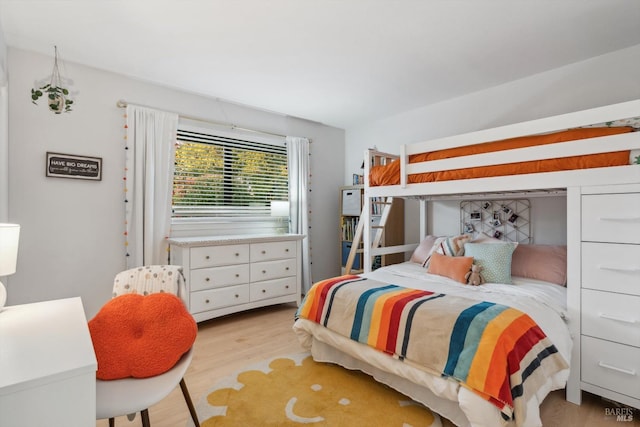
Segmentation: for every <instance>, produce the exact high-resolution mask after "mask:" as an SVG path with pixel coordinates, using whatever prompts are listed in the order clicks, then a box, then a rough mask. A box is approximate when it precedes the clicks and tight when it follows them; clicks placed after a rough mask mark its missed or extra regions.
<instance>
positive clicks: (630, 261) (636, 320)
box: [579, 185, 640, 408]
mask: <svg viewBox="0 0 640 427" xmlns="http://www.w3.org/2000/svg"><path fill="white" fill-rule="evenodd" d="M580 251H581V274H580V276H581V284H582V285H581V289H580V297H581V301H580V306H581V319H580V320H581V333H580V340H579V341H580V349H581V351H580V357H581V361H580V388H581V389H582V390H586V391H589V392H591V393H595V394H597V395H600V396H603V397H607V398H610V399H613V400H615V401H618V402H621V403H624V404H627V405H630V406H634V407H636V408H640V185H626V186H608V187H605V186H602V187H583V189H582V195H581V248H580Z"/></svg>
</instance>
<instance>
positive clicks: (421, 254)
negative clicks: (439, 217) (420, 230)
mask: <svg viewBox="0 0 640 427" xmlns="http://www.w3.org/2000/svg"><path fill="white" fill-rule="evenodd" d="M436 239H437V237H436V236H431V235H429V236H427V237H425V238H424V239H422V242H420V244H419V245H418V247H417V248H416V249H415V250H414V251H413V254H411V262H415V263H418V264H421V265H424V263H425V261H426V260H427V259H428V258H429V254H430V253H431V248H433V244H434V243H435V242H436Z"/></svg>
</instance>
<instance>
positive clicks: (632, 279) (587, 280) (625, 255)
mask: <svg viewBox="0 0 640 427" xmlns="http://www.w3.org/2000/svg"><path fill="white" fill-rule="evenodd" d="M582 287H583V288H589V289H600V290H603V291H611V292H621V293H626V294H632V295H640V245H628V244H613V243H590V242H583V243H582Z"/></svg>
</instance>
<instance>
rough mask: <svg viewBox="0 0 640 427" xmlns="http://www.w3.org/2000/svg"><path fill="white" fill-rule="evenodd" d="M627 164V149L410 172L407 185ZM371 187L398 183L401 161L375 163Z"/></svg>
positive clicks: (480, 147)
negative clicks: (380, 164)
mask: <svg viewBox="0 0 640 427" xmlns="http://www.w3.org/2000/svg"><path fill="white" fill-rule="evenodd" d="M633 130H634V129H633V128H632V127H611V128H609V127H602V128H578V129H570V130H566V131H561V132H555V133H550V134H546V135H532V136H523V137H518V138H511V139H504V140H501V141H494V142H489V143H483V144H475V145H469V146H466V147H456V148H449V149H446V150H439V151H433V152H429V153H421V154H415V155H412V156H410V157H409V163H419V162H424V161H428V160H440V159H448V158H451V157H460V156H465V155H471V154H481V153H489V152H493V151H501V150H509V149H514V148H523V147H531V146H534V145H545V144H555V143H559V142H565V141H573V140H576V139H586V138H594V137H598V136H605V135H615V134H619V133H627V132H632V131H633ZM627 164H629V150H626V151H617V152H611V153H602V154H590V155H585V156H573V157H564V158H559V159H548V160H534V161H529V162H520V163H510V164H504V165H495V166H481V167H476V168H464V169H453V170H448V171H439V172H426V173H421V174H413V175H409V179H408V182H409V183H410V184H413V183H419V182H434V181H450V180H457V179H470V178H485V177H490V176H503V175H519V174H526V173H539V172H554V171H562V170H571V169H588V168H600V167H607V166H622V165H627ZM369 182H370V185H371V186H377V185H397V184H400V162H399V161H397V160H396V161H393V162H391V163H390V164H388V165H386V166H374V167H373V168H371V172H370V175H369Z"/></svg>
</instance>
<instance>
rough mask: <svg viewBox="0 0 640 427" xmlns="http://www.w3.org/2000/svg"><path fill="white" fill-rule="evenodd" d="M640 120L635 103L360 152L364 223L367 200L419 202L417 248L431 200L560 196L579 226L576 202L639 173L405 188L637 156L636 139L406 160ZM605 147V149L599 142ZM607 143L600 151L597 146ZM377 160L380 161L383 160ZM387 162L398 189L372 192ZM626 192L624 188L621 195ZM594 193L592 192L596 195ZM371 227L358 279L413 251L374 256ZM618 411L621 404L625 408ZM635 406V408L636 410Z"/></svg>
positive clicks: (571, 246)
mask: <svg viewBox="0 0 640 427" xmlns="http://www.w3.org/2000/svg"><path fill="white" fill-rule="evenodd" d="M632 117H640V100H634V101H629V102H624V103H620V104H613V105H608V106H604V107H599V108H593V109H589V110H584V111H578V112H573V113H568V114H562V115H559V116H553V117H548V118H543V119H538V120H533V121H528V122H523V123H517V124H513V125H508V126H502V127H498V128H493V129H487V130H482V131H478V132H472V133H467V134H462V135H457V136H451V137H446V138H440V139H436V140H432V141H426V142H419V143H414V144H404V145H402V146H401V147H400V154H399V155H394V154H388V153H383V152H379V151H375V150H367V151H366V152H365V162H364V164H365V170H364V177H365V190H364V206H363V212H364V215H367V213H370V212H371V203H372V200H371V198H373V197H406V198H417V199H419V200H420V240H422V239H423V238H424V237H425V236H426V235H427V226H426V224H427V209H426V206H427V202H428V201H430V200H446V199H449V200H451V199H465V198H467V199H468V198H473V199H478V198H483V197H487V198H496V197H498V198H499V197H502V198H504V197H508V198H509V197H513V196H514V195H521V194H526V195H527V196H528V197H531V196H536V195H564V194H566V197H567V218H568V219H570V218H573V219H576V218H580V212H581V211H580V209H581V194H583V192H585V191H586V192H588V191H589V190H588V189H584V187H592V186H604V185H607V186H620V187H619V188H621V189H625V188H631V187H632V188H633V189H636V188H638V185H639V184H640V165H627V166H614V167H606V168H593V169H580V170H569V171H559V172H545V173H535V174H523V175H510V176H500V177H490V178H474V179H467V180H455V181H441V182H431V183H416V184H410V183H408V179H407V176H408V175H409V174H414V173H422V172H435V171H444V170H452V169H460V168H468V167H478V166H486V165H497V164H506V163H514V162H521V161H528V160H542V159H552V158H560V157H570V156H576V155H586V154H596V153H602V152H612V151H622V150H638V149H640V132H631V133H624V134H618V135H610V136H603V137H597V138H589V139H583V140H576V141H570V143H558V144H551V145H544V146H538V147H528V148H520V149H512V150H505V151H500V152H496V153H486V154H477V155H470V156H463V157H457V158H452V159H444V160H434V161H427V162H421V163H412V164H409V163H408V158H409V156H410V155H412V154H419V153H423V152H429V151H435V150H441V149H445V148H452V147H462V146H467V145H472V144H479V143H484V142H489V141H497V140H502V139H507V138H514V137H519V136H526V135H536V134H543V133H549V132H554V131H561V130H566V129H571V128H577V127H583V126H589V125H594V124H600V123H606V122H610V121H615V120H620V119H626V118H632ZM605 139H606V141H604V140H605ZM603 142H605V143H603ZM381 159H382V160H381ZM392 159H400V160H399V161H400V162H401V163H400V165H401V166H400V184H399V185H387V186H376V187H371V186H370V184H369V172H370V168H371V165H372V164H380V163H383V164H384V163H385V162H387V161H390V160H392ZM625 186H626V187H625ZM594 188H595V187H594ZM370 224H371V221H370V218H366V220H365V221H364V232H363V246H364V255H363V265H364V271H365V273H366V272H370V271H371V265H372V257H374V256H376V255H384V254H390V253H399V252H410V251H413V250H414V249H415V247H416V246H417V243H415V244H405V245H398V246H389V247H378V248H372V245H371V243H372V238H371V227H370ZM580 236H581V228H580V221H578V220H573V221H570V220H567V253H568V257H567V308H568V312H569V317H570V319H572V320H571V322H570V323H569V327H570V330H571V334H572V336H573V337H574V345H573V352H572V357H571V374H570V377H569V380H568V383H567V388H566V399H567V400H568V401H569V402H572V403H575V404H578V405H579V404H580V403H581V399H582V393H581V385H580V378H581V376H580V281H581V277H580V275H581V271H580V260H581V253H580V251H581V245H580ZM623 403H624V402H623ZM636 404H637V403H636Z"/></svg>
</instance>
